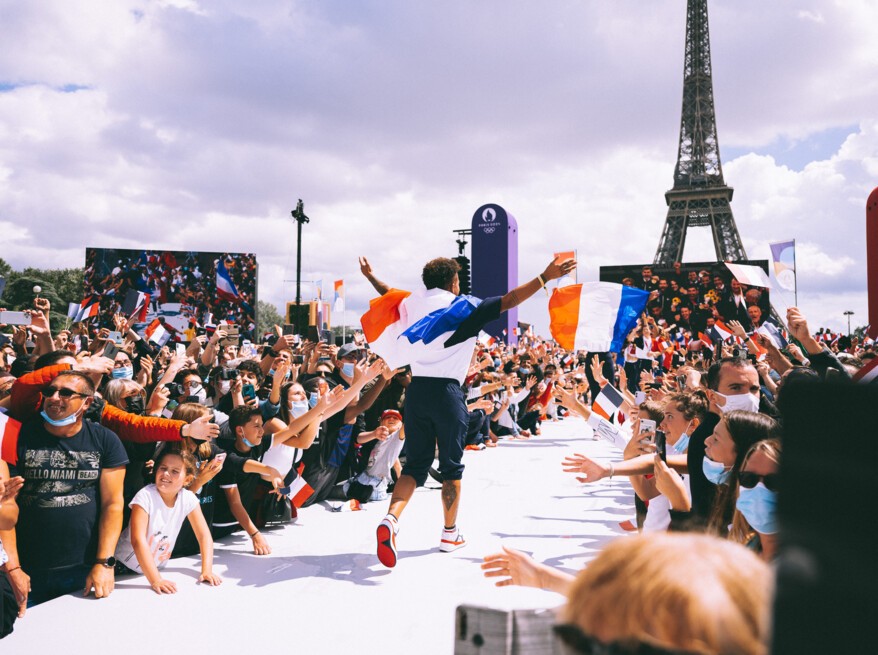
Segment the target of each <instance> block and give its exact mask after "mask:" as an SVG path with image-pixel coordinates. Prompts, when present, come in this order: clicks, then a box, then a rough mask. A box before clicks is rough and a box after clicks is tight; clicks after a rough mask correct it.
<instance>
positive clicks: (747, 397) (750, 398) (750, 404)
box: [714, 391, 759, 414]
mask: <svg viewBox="0 0 878 655" xmlns="http://www.w3.org/2000/svg"><path fill="white" fill-rule="evenodd" d="M714 393H715V394H716V395H717V396H719V397H720V398H725V399H726V404H725V405H722V406H720V405H719V403H717V406H719V410H720V411H721V412H722V413H723V414H728V413H729V412H733V411H735V410H736V409H741V410H744V411H745V412H758V411H759V396H758V395H753V394H752V393H740V394H737V395H735V396H724V395H723V394H721V393H719V392H718V391H715V392H714Z"/></svg>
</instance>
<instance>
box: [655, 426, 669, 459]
mask: <svg viewBox="0 0 878 655" xmlns="http://www.w3.org/2000/svg"><path fill="white" fill-rule="evenodd" d="M655 451H656V452H657V453H658V454H659V457H661V458H662V461H663V462H667V461H668V442H667V439H666V438H665V433H664V430H656V431H655Z"/></svg>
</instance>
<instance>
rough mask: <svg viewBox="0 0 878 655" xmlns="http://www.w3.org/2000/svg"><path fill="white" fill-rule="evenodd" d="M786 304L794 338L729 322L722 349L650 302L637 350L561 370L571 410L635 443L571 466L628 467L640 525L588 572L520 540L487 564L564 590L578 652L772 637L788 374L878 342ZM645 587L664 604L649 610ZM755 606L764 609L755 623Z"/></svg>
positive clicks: (562, 394) (605, 476) (563, 632)
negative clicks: (651, 312)
mask: <svg viewBox="0 0 878 655" xmlns="http://www.w3.org/2000/svg"><path fill="white" fill-rule="evenodd" d="M784 318H785V322H786V325H787V327H788V336H789V338H790V342H789V343H788V344H787V343H783V346H781V343H778V341H777V339H776V338H774V337H773V336H770V335H767V334H765V333H761V332H757V331H756V328H757V327H758V326H751V329H750V330H747V329H746V328H744V327H743V326H742V325H741V324H740V322H738V321H730V322H729V325H730V327H732V328H733V333H732V336H730V337H728V338H725V339H720V340H718V341H716V342H714V343H713V344H711V346H712V348H710V347H707V344H706V343H703V342H702V343H697V344H696V345H695V348H692V349H690V348H687V342H686V341H685V340H683V339H675V338H674V337H673V335H671V334H669V333H668V331H667V328H666V327H665V326H664V325H661V324H660V321H659V320H657V319H656V318H655V317H653V316H648V315H647V314H644V315H643V316H642V317H641V319H640V321H638V325H637V328H636V329H635V330H634V331H632V333H631V335H629V338H628V344H629V345H628V346H626V349H625V351H624V352H623V356H620V357H619V358H618V359H617V358H615V356H609V355H607V354H605V353H601V354H592V355H589V356H588V357H587V359H588V362H587V366H586V367H584V368H583V367H582V366H579V367H576V365H575V364H574V365H573V366H574V368H573V369H572V370H570V371H565V370H564V369H561V371H562V372H561V374H560V376H559V377H557V378H556V380H555V382H554V385H555V390H554V400H555V402H556V403H557V404H558V406H559V410H558V411H560V412H563V411H564V410H565V409H566V410H568V411H570V412H571V413H573V414H578V415H580V416H581V417H583V418H584V419H586V420H587V422H588V424H589V425H590V426H591V427H592V429H593V431H594V435H595V438H605V439H607V440H609V441H610V442H612V443H614V444H615V445H616V446H617V447H618V449H619V451H621V452H620V455H619V457H618V458H617V459H615V460H614V461H598V460H596V459H592V458H590V457H587V456H585V455H582V454H578V453H577V454H573V455H570V456H568V457H566V458H565V459H564V461H563V462H562V470H563V472H565V473H568V474H573V475H574V476H575V477H576V479H577V480H578V481H579V482H581V483H583V484H584V485H594V484H600V483H601V481H602V480H618V479H619V478H623V479H627V481H628V482H629V483H630V486H631V488H632V491H633V493H634V495H635V501H636V506H637V516H636V519H633V520H631V521H626V522H623V523H622V524H620V526H621V527H623V528H626V529H629V530H631V531H634V530H638V531H639V532H641V534H640V535H639V536H637V537H634V538H632V539H622V540H618V541H616V542H614V543H612V544H610V546H608V547H607V548H606V549H605V550H604V551H602V552H601V554H599V555H598V557H597V558H596V559H595V560H594V561H593V562H592V563H590V564H589V565H588V566H587V567H586V569H585V570H584V571H582V572H580V573H579V574H578V575H576V576H574V575H571V574H569V573H568V572H566V571H562V570H559V569H556V568H553V567H550V566H548V565H545V564H542V563H540V562H537V561H535V560H534V559H532V558H531V557H530V556H529V555H527V554H525V553H523V552H519V551H516V550H514V549H511V548H507V547H504V548H503V550H502V551H501V552H499V553H495V554H492V555H488V556H487V557H485V559H484V563H483V564H482V568H483V570H484V574H485V576H486V577H488V578H494V579H496V584H497V586H508V585H522V586H529V587H536V588H542V589H547V590H551V591H556V592H558V593H561V594H565V595H566V596H567V598H568V603H567V606H566V608H565V610H564V612H563V614H564V616H565V617H566V620H567V621H568V622H569V623H568V624H566V625H565V626H562V627H560V628H556V631H557V632H558V634H559V637H560V638H561V639H562V640H564V641H565V642H566V643H567V644H568V646H571V647H572V648H573V650H574V651H575V652H594V651H593V649H594V648H595V645H594V643H595V642H598V643H600V644H602V645H606V644H607V643H613V644H616V645H621V646H620V648H621V650H619V651H618V652H638V651H636V646H637V645H638V644H640V645H643V644H646V645H648V646H652V647H658V648H660V649H666V650H669V651H677V650H680V651H686V652H688V651H692V652H711V653H765V652H767V648H768V645H767V644H768V635H769V632H770V629H769V625H768V622H767V620H766V619H765V617H768V616H770V611H769V608H770V606H771V594H772V584H771V576H770V574H769V571H770V569H768V568H767V565H768V564H769V563H770V562H772V561H773V560H774V558H775V557H776V555H777V521H776V516H775V513H776V506H777V491H778V470H779V463H780V458H781V456H782V452H783V438H784V435H783V423H782V418H783V412H784V407H785V405H784V389H785V388H786V386H787V385H789V384H791V382H792V381H794V380H817V379H821V380H833V379H835V380H850V379H852V378H853V379H856V377H857V373H858V371H859V369H861V368H863V367H864V366H865V365H867V364H868V363H869V362H870V361H871V360H872V359H873V358H874V357H875V356H876V355H878V353H876V351H875V344H874V342H872V341H871V340H869V339H866V340H865V341H864V342H859V341H858V340H857V339H852V340H849V341H845V340H839V339H838V338H837V337H835V336H834V335H831V338H827V336H825V332H824V331H823V330H820V331H819V332H818V333H816V334H814V333H812V331H811V330H810V328H809V326H808V323H807V320H806V318H805V316H804V315H803V314H802V312H801V311H800V310H799V309H798V308H795V307H794V308H791V309H789V311H788V312H787V315H786V316H785V317H784ZM784 336H787V335H786V331H784ZM694 341H695V340H693V341H692V342H689V343H693V342H694ZM793 341H795V342H797V343H794V342H793ZM661 342H664V343H663V344H661V345H659V346H658V347H656V346H655V344H656V343H661ZM628 355H631V356H628ZM578 361H580V362H581V361H582V360H581V356H579V358H578ZM585 373H587V374H588V382H589V387H590V389H589V390H587V391H586V390H585V389H584V388H583V384H582V383H583V379H584V378H585V375H583V374H585ZM607 385H612V386H614V387H615V388H616V389H617V391H618V393H617V394H614V395H615V396H617V397H620V398H621V403H620V405H619V406H618V413H616V412H614V411H612V410H611V414H612V416H611V419H610V420H607V418H606V412H605V411H601V413H599V412H598V411H597V407H596V406H594V405H593V404H592V403H593V401H594V398H595V396H594V394H595V392H597V393H598V394H600V389H602V388H604V387H606V386H607ZM602 407H606V405H602ZM601 414H604V415H603V416H602V415H601ZM635 526H636V527H635ZM683 533H686V534H683ZM696 535H697V536H696ZM745 579H746V580H748V582H747V583H743V580H745ZM620 581H624V582H620ZM745 590H746V591H745ZM713 593H720V594H721V595H722V596H723V597H724V598H725V602H724V603H722V604H721V605H722V606H723V610H722V612H719V613H718V612H715V611H713V609H715V608H716V607H717V604H716V600H715V598H713V597H712V596H711V594H713ZM744 593H746V594H747V596H746V602H742V601H743V600H744V598H745V597H744V596H743V595H742V594H744ZM709 597H711V598H712V600H711V602H707V600H706V599H707V598H709ZM662 598H665V599H666V600H668V602H671V603H673V604H674V605H675V608H671V607H670V606H665V605H664V604H663V602H662ZM644 599H648V605H650V606H651V607H658V606H661V607H662V612H659V613H655V612H653V611H650V607H648V606H646V605H644ZM672 599H673V600H672ZM736 599H737V600H736ZM681 603H682V605H686V606H688V609H687V612H688V613H687V614H686V616H687V617H688V618H687V619H686V620H675V621H672V620H669V617H672V616H677V617H678V618H679V617H682V616H683V614H684V612H683V610H682V605H681ZM693 612H694V613H693ZM747 614H749V615H750V616H751V618H752V617H761V618H759V619H758V620H753V621H751V622H750V623H748V626H749V627H748V628H747V629H743V630H742V629H741V626H742V624H741V623H740V621H741V618H742V617H743V616H745V615H747ZM652 616H655V617H656V618H655V620H652V619H651V618H649V617H652ZM696 616H697V617H699V618H698V619H695V618H694V617H696ZM659 617H664V618H661V619H659ZM644 621H645V623H644ZM699 622H700V623H699ZM733 634H736V635H737V637H738V638H739V640H737V641H736V640H735V639H733V638H732V635H733ZM709 635H712V636H709ZM632 645H633V646H632ZM622 646H627V647H629V648H634V650H625V648H624V647H622ZM577 649H578V650H577ZM601 652H603V651H601ZM608 652H609V651H608ZM613 652H615V651H613ZM661 652H665V651H661Z"/></svg>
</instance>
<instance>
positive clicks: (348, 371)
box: [341, 362, 354, 378]
mask: <svg viewBox="0 0 878 655" xmlns="http://www.w3.org/2000/svg"><path fill="white" fill-rule="evenodd" d="M341 372H342V373H344V375H345V377H349V378H352V377H354V365H353V364H352V363H351V362H345V363H344V364H343V365H342V367H341Z"/></svg>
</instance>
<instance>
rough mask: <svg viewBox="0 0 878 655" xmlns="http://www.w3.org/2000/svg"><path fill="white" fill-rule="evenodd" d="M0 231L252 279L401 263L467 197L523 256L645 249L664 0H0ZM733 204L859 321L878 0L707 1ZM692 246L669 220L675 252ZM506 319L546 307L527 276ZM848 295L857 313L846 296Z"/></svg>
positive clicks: (17, 252)
mask: <svg viewBox="0 0 878 655" xmlns="http://www.w3.org/2000/svg"><path fill="white" fill-rule="evenodd" d="M0 18H2V20H3V24H4V32H5V37H4V46H5V47H4V48H3V49H2V51H0V71H3V74H2V76H0V230H2V234H3V237H4V238H3V239H2V245H0V256H2V257H3V258H4V259H6V260H7V261H9V262H11V263H12V264H13V265H15V266H27V265H34V266H47V265H58V266H74V265H80V264H81V263H82V261H83V257H84V248H85V247H86V246H108V247H109V246H114V247H134V248H136V247H144V246H151V247H158V248H176V249H204V250H233V251H253V252H256V253H257V254H258V256H259V261H260V267H261V268H260V296H261V298H263V299H265V300H269V301H271V302H274V303H276V304H278V305H282V304H283V302H285V301H286V300H289V299H291V298H292V295H293V285H292V284H291V283H288V282H284V281H285V280H291V279H292V278H293V276H294V270H295V259H294V252H295V239H294V234H295V231H294V229H293V224H292V222H291V220H290V218H289V211H290V210H291V209H292V208H293V207H294V205H295V201H296V199H297V198H300V197H301V198H303V199H304V200H305V202H306V209H307V212H308V214H309V216H311V219H312V222H311V223H310V224H309V225H308V226H306V230H305V255H304V257H303V262H302V268H303V273H304V275H305V276H306V277H307V278H314V279H318V278H322V279H323V280H325V281H326V284H327V291H328V290H329V285H330V284H331V280H333V279H338V278H344V279H345V280H346V282H347V284H346V288H347V293H348V307H349V312H348V314H349V316H348V319H349V321H352V320H353V319H354V317H355V315H357V314H359V313H361V312H362V311H363V309H364V308H365V306H366V304H367V302H368V299H369V297H370V295H371V291H370V289H369V287H368V285H367V284H366V283H365V281H364V280H363V279H362V278H361V277H360V275H359V272H358V268H357V256H358V255H366V256H368V257H369V258H370V260H371V261H373V263H374V264H375V266H376V268H377V269H378V271H379V273H381V275H382V276H383V277H385V278H387V280H388V281H389V282H393V283H394V284H395V285H397V286H400V287H403V288H405V287H408V288H414V287H415V285H417V283H418V273H419V271H420V268H421V266H422V264H423V262H424V261H426V260H427V259H430V258H432V257H434V256H442V255H445V256H450V255H453V254H455V253H456V247H455V243H454V235H453V234H452V232H451V230H453V229H455V228H460V227H466V226H467V225H468V223H469V221H470V218H471V216H472V214H473V212H474V211H475V209H476V208H477V207H479V206H481V205H482V204H484V203H486V202H497V203H499V204H501V205H503V206H504V207H505V208H506V209H507V210H508V211H509V212H510V213H512V214H513V215H515V217H516V218H517V220H518V223H519V227H520V234H521V247H520V253H521V263H520V266H519V270H520V272H521V276H522V281H524V280H526V279H528V278H529V277H531V276H535V275H536V274H537V273H539V272H540V271H541V270H542V269H543V267H544V266H545V265H546V263H547V262H548V261H549V259H550V258H551V256H552V253H553V252H557V251H561V250H569V249H572V248H576V249H577V250H578V251H579V253H580V266H581V275H580V279H594V278H596V276H597V272H598V269H599V267H600V266H601V265H613V264H623V263H630V262H640V261H648V260H651V258H652V256H653V255H654V253H655V248H656V245H657V243H658V239H659V236H660V232H661V228H662V225H663V222H664V218H665V212H666V206H665V202H664V192H665V191H666V190H667V189H668V188H669V187H670V186H671V184H672V176H673V168H674V163H675V157H676V148H677V139H678V130H679V120H680V116H679V113H680V98H681V90H682V62H683V43H684V30H685V3H683V2H682V1H680V0H656V1H654V2H650V3H647V4H644V3H643V2H642V1H640V0H619V1H617V2H613V3H606V2H599V1H598V0H593V1H586V2H561V3H551V4H549V5H545V6H536V5H534V4H533V3H529V2H524V1H523V0H521V1H512V2H499V1H495V0H486V1H485V2H479V3H472V2H464V1H462V0H452V1H449V2H444V3H442V4H441V5H440V4H438V3H436V4H431V3H411V2H404V1H403V0H384V1H382V2H376V1H374V0H363V1H362V2H358V3H348V2H341V1H326V2H305V1H302V0H288V1H283V2H282V1H278V0H251V1H249V2H247V3H241V2H232V1H231V0H215V1H212V2H197V1H196V0H164V1H153V2H147V1H146V0H118V1H117V2H113V3H109V4H108V3H104V2H96V1H84V2H79V3H75V5H74V4H71V3H69V2H64V1H62V0H55V1H47V2H42V3H20V2H11V1H6V2H0ZM710 20H711V42H712V52H713V73H714V94H715V99H716V104H717V123H718V131H719V142H720V147H721V154H722V160H723V171H724V174H725V178H726V181H727V183H728V184H729V185H731V186H733V187H734V188H735V197H734V200H733V204H732V207H733V211H734V214H735V218H736V221H737V224H738V226H739V230H740V232H741V234H742V238H743V240H744V244H745V247H746V249H747V251H748V253H749V254H750V256H751V257H753V258H765V257H767V255H768V247H767V244H768V243H769V242H771V241H775V240H783V239H788V238H795V239H796V240H797V244H798V246H799V252H798V263H799V268H800V277H799V281H800V289H801V293H800V305H801V306H802V308H803V309H804V311H805V312H806V314H807V315H808V316H809V317H811V321H812V323H814V324H815V326H816V325H826V326H828V327H833V328H836V329H838V328H841V327H842V325H844V324H845V319H844V316H843V313H842V312H843V311H844V310H846V309H850V310H853V311H855V312H856V314H855V319H854V322H855V323H857V322H862V323H865V316H866V297H865V289H866V285H865V249H864V246H863V235H864V206H865V200H866V197H867V196H868V193H869V191H870V190H871V189H872V188H873V187H874V186H875V184H876V179H878V116H876V111H875V107H876V106H878V103H876V99H878V78H876V76H875V75H874V71H875V69H876V65H878V43H876V41H875V39H874V36H873V34H872V33H871V32H870V30H869V28H868V26H870V25H875V24H876V22H878V6H876V4H875V3H873V2H867V1H866V0H853V1H850V2H844V3H841V2H825V1H816V0H815V1H813V2H807V1H805V2H792V1H791V0H783V1H779V2H773V3H764V2H759V1H757V0H735V1H732V0H715V1H712V2H711V4H710ZM712 256H713V253H712V248H711V246H710V238H709V234H702V233H695V234H692V235H691V236H690V238H689V240H688V242H687V252H686V257H685V258H686V259H688V260H691V261H699V260H704V259H709V258H711V257H712ZM520 316H521V319H522V320H526V321H529V322H534V323H536V324H537V325H538V326H539V327H541V328H542V329H544V328H545V325H546V324H547V312H546V307H545V300H544V299H542V300H539V299H534V300H531V301H529V302H528V303H527V304H526V305H525V306H524V307H523V308H522V311H521V312H520ZM860 318H862V319H863V320H862V321H858V319H860Z"/></svg>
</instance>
